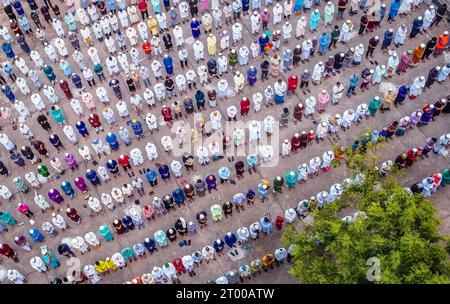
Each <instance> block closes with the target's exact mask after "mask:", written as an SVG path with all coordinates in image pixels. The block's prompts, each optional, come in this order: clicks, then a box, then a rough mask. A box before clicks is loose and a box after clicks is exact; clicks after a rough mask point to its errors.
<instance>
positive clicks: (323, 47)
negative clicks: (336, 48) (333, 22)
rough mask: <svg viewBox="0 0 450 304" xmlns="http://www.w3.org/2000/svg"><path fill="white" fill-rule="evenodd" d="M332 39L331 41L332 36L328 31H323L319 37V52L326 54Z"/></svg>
mask: <svg viewBox="0 0 450 304" xmlns="http://www.w3.org/2000/svg"><path fill="white" fill-rule="evenodd" d="M330 41H331V36H330V35H328V34H327V33H326V32H323V33H322V36H320V39H319V44H320V47H319V53H320V55H323V54H325V53H326V52H328V46H329V45H330Z"/></svg>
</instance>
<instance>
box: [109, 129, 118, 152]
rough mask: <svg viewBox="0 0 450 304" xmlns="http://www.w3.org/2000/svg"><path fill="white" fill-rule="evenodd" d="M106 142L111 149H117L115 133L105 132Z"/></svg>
mask: <svg viewBox="0 0 450 304" xmlns="http://www.w3.org/2000/svg"><path fill="white" fill-rule="evenodd" d="M106 142H107V143H108V145H109V147H110V148H111V150H113V151H117V150H119V141H118V140H117V136H116V134H114V133H111V132H110V133H108V134H106Z"/></svg>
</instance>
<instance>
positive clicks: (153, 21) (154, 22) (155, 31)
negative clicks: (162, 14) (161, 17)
mask: <svg viewBox="0 0 450 304" xmlns="http://www.w3.org/2000/svg"><path fill="white" fill-rule="evenodd" d="M147 25H148V27H149V28H150V31H151V32H152V35H153V36H156V35H158V33H159V29H158V21H157V20H156V19H155V18H153V17H152V16H150V18H149V19H148V21H147Z"/></svg>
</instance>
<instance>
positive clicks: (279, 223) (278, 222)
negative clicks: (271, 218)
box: [275, 215, 284, 230]
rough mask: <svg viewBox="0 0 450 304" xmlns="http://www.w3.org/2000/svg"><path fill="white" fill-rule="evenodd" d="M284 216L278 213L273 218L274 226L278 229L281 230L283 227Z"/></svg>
mask: <svg viewBox="0 0 450 304" xmlns="http://www.w3.org/2000/svg"><path fill="white" fill-rule="evenodd" d="M283 223H284V218H283V217H282V216H280V215H277V218H276V219H275V227H277V228H278V230H281V228H283Z"/></svg>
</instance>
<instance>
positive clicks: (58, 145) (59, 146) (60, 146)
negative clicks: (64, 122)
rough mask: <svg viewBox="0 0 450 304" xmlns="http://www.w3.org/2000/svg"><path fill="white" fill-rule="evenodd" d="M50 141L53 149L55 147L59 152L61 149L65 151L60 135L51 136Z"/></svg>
mask: <svg viewBox="0 0 450 304" xmlns="http://www.w3.org/2000/svg"><path fill="white" fill-rule="evenodd" d="M48 139H49V141H50V143H51V144H52V145H53V147H55V148H56V149H57V150H58V152H59V151H61V149H64V145H63V144H62V142H61V140H60V139H59V136H58V135H56V134H51V135H50V136H49V138H48Z"/></svg>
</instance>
